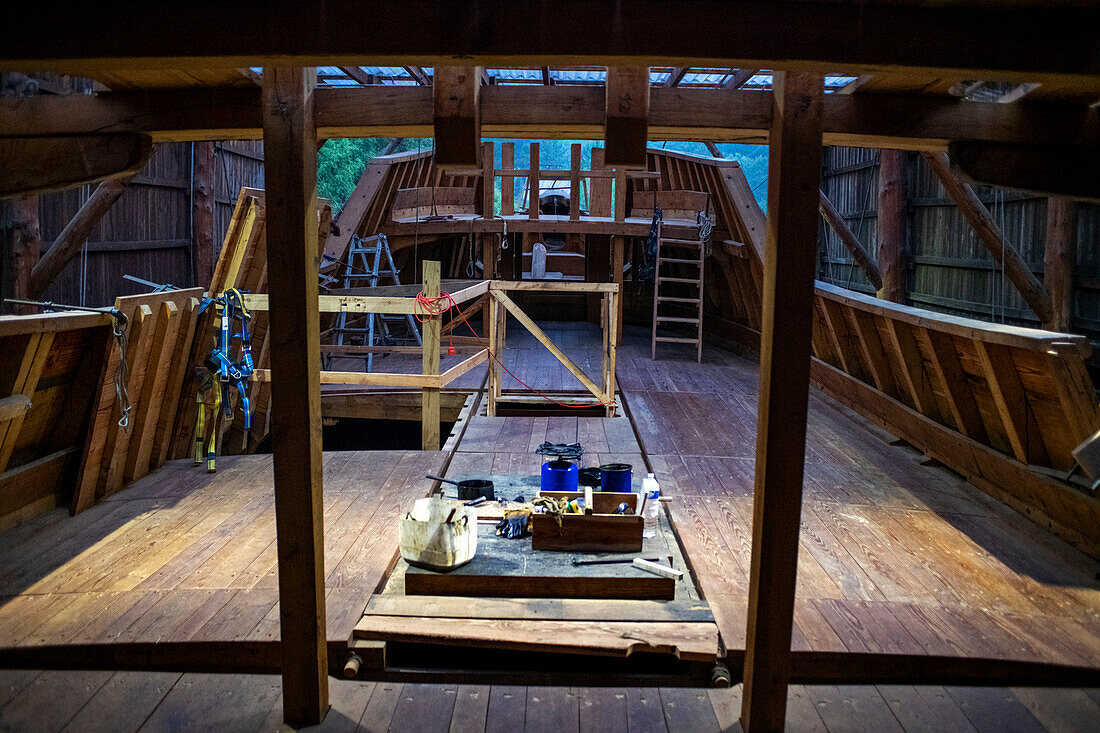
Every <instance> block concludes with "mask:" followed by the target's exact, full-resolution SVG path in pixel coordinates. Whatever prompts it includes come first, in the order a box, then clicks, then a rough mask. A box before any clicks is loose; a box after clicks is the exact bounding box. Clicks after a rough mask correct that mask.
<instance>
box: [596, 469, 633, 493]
mask: <svg viewBox="0 0 1100 733" xmlns="http://www.w3.org/2000/svg"><path fill="white" fill-rule="evenodd" d="M633 473H634V467H633V466H631V465H630V464H629V463H605V464H604V465H602V466H600V491H619V492H622V493H629V492H630V478H631V476H632V475H633Z"/></svg>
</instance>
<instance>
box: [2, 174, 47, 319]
mask: <svg viewBox="0 0 1100 733" xmlns="http://www.w3.org/2000/svg"><path fill="white" fill-rule="evenodd" d="M0 206H3V209H4V210H3V212H2V213H0V217H2V218H3V219H4V223H3V226H2V233H0V237H2V239H0V247H3V252H2V258H0V259H2V271H3V278H4V285H3V296H4V297H7V298H23V299H27V298H30V279H31V271H32V270H33V268H34V266H35V264H36V263H37V262H38V256H39V254H40V253H41V252H42V234H41V230H40V229H39V226H38V196H37V195H30V196H16V197H13V198H11V199H9V200H8V201H4V202H0ZM5 310H10V312H11V313H14V314H16V315H20V314H27V313H33V312H35V310H36V309H35V308H34V306H29V305H9V306H5Z"/></svg>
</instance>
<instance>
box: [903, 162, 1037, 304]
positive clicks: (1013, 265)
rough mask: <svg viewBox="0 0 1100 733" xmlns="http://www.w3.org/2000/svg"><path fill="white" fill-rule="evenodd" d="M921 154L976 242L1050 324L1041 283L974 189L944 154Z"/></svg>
mask: <svg viewBox="0 0 1100 733" xmlns="http://www.w3.org/2000/svg"><path fill="white" fill-rule="evenodd" d="M921 155H923V156H924V159H925V160H926V161H928V165H929V167H930V168H931V169H932V172H933V173H935V174H936V177H937V178H939V179H940V182H941V183H942V184H943V187H944V189H946V191H947V193H948V195H949V196H951V198H952V199H953V200H954V201H955V203H956V204H957V205H958V207H959V211H961V212H962V213H963V215H964V216H965V217H966V218H967V219H968V220H969V221H970V225H971V226H973V227H974V232H975V233H976V234H977V235H978V239H979V240H981V242H982V244H984V245H985V247H986V249H988V250H989V253H990V254H991V255H993V259H994V260H996V261H997V264H998V265H1001V266H1002V267H1004V268H1005V274H1006V275H1007V276H1008V279H1009V280H1011V281H1012V284H1013V285H1015V286H1016V289H1017V290H1019V291H1020V295H1022V296H1024V301H1026V302H1027V304H1028V306H1029V307H1030V308H1031V310H1033V311H1034V312H1035V315H1037V316H1038V317H1039V320H1040V321H1042V322H1043V323H1046V322H1047V321H1049V320H1050V319H1051V316H1052V311H1051V305H1050V296H1049V295H1047V291H1046V290H1045V289H1044V288H1043V284H1042V283H1041V282H1039V279H1038V278H1037V277H1035V275H1034V274H1033V273H1032V272H1031V268H1029V267H1028V266H1027V263H1026V262H1024V258H1023V257H1021V256H1020V253H1019V252H1017V251H1016V248H1015V247H1013V246H1012V244H1011V243H1010V242H1009V241H1008V240H1007V239H1005V236H1004V232H1002V231H1001V228H1000V227H999V226H997V222H995V221H994V220H993V216H992V215H991V214H990V213H989V209H987V208H985V204H983V203H982V202H981V200H980V199H979V198H978V195H977V194H976V193H974V189H973V187H971V186H970V184H967V183H963V182H962V181H961V180H960V179H959V177H958V176H956V175H955V173H954V172H953V171H952V170H951V164H950V163H949V162H948V160H947V153H921Z"/></svg>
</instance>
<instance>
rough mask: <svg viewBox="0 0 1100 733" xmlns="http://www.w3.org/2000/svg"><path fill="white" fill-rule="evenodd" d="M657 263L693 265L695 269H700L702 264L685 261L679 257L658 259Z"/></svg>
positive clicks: (694, 261) (697, 261) (695, 261)
mask: <svg viewBox="0 0 1100 733" xmlns="http://www.w3.org/2000/svg"><path fill="white" fill-rule="evenodd" d="M657 262H658V263H661V262H676V263H679V264H683V265H695V266H696V267H702V266H703V263H702V262H700V261H699V260H686V259H682V258H679V257H658V258H657Z"/></svg>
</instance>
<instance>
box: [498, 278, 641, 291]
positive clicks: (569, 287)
mask: <svg viewBox="0 0 1100 733" xmlns="http://www.w3.org/2000/svg"><path fill="white" fill-rule="evenodd" d="M489 289H490V290H502V291H508V290H536V291H538V292H540V293H617V292H619V286H618V284H616V283H581V282H557V281H546V280H493V281H492V282H491V283H490V284H489Z"/></svg>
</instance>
